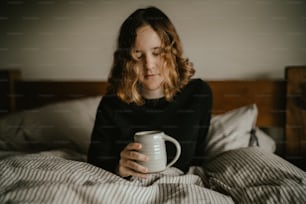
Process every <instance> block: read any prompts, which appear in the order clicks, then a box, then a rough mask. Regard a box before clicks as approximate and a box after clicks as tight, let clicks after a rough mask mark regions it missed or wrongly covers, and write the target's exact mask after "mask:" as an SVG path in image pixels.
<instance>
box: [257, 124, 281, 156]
mask: <svg viewBox="0 0 306 204" xmlns="http://www.w3.org/2000/svg"><path fill="white" fill-rule="evenodd" d="M255 131H256V132H255V135H256V137H257V139H258V146H259V147H260V148H261V149H262V150H264V151H267V152H271V153H273V152H275V150H276V142H275V141H274V140H273V138H272V137H271V136H270V135H268V134H267V133H265V132H264V131H262V130H261V129H260V128H258V127H256V129H255Z"/></svg>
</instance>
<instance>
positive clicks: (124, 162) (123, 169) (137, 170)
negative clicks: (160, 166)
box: [118, 143, 148, 178]
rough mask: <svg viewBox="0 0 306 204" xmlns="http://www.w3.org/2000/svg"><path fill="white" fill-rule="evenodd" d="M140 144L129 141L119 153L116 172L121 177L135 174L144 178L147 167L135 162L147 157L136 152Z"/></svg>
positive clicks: (144, 159)
mask: <svg viewBox="0 0 306 204" xmlns="http://www.w3.org/2000/svg"><path fill="white" fill-rule="evenodd" d="M140 149H141V144H139V143H130V144H128V145H127V146H126V147H125V148H124V149H123V150H122V151H121V153H120V157H121V158H120V161H119V165H118V174H119V175H120V176H122V177H126V176H136V177H140V178H146V177H147V175H146V173H147V172H148V169H147V168H145V167H143V166H142V165H140V164H139V163H137V162H138V161H147V160H148V157H147V156H146V155H144V154H141V153H139V152H138V150H140Z"/></svg>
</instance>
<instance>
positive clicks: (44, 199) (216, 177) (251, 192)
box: [0, 147, 306, 204]
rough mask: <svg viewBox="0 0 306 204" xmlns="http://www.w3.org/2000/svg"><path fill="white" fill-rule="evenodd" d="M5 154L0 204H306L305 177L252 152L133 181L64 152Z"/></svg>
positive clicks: (273, 158)
mask: <svg viewBox="0 0 306 204" xmlns="http://www.w3.org/2000/svg"><path fill="white" fill-rule="evenodd" d="M1 155H2V159H1V161H0V203H56V204H58V203H65V204H68V203H73V204H77V203H86V204H88V203H133V204H134V203H176V204H178V203H220V204H221V203H222V204H223V203H306V194H305V192H306V173H305V172H304V171H302V170H300V169H298V168H297V167H295V166H293V165H291V164H289V163H287V162H286V161H285V160H283V159H281V158H280V157H278V156H276V155H274V154H271V153H266V152H263V151H262V150H259V149H258V148H254V147H252V148H243V149H238V150H231V151H228V152H225V153H223V154H221V155H219V156H218V157H216V158H214V159H213V160H211V161H210V162H208V163H206V164H204V165H203V166H192V167H191V168H190V169H189V171H188V172H187V173H186V174H183V173H182V172H181V171H180V170H179V169H176V168H169V169H167V170H166V171H164V172H161V173H156V174H150V175H149V177H148V178H147V179H138V178H134V177H132V178H131V179H129V180H127V179H123V178H121V177H119V176H117V175H115V174H112V173H110V172H108V171H105V170H103V169H101V168H98V167H95V166H93V165H91V164H88V163H86V162H85V161H82V160H83V157H82V156H80V155H78V154H71V153H69V152H65V151H62V150H56V151H44V152H39V153H31V154H24V153H20V152H19V153H16V154H14V153H12V152H11V153H7V152H6V153H5V152H2V154H1ZM279 176H281V177H279Z"/></svg>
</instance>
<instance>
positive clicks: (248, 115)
mask: <svg viewBox="0 0 306 204" xmlns="http://www.w3.org/2000/svg"><path fill="white" fill-rule="evenodd" d="M257 114H258V110H257V106H256V104H251V105H248V106H243V107H240V108H237V109H234V110H231V111H228V112H225V113H223V114H219V115H214V116H212V119H211V124H210V128H209V131H208V135H207V137H206V147H205V156H206V157H207V158H208V159H209V158H212V157H215V156H216V155H218V154H220V153H222V152H225V151H228V150H232V149H238V148H243V147H248V146H249V143H250V137H251V130H252V129H255V130H256V133H255V134H256V136H257V140H258V144H259V146H260V147H262V148H263V149H265V150H266V151H270V152H274V151H275V146H276V145H275V142H274V140H273V139H272V138H271V137H269V136H268V135H267V134H266V133H264V132H263V131H262V130H260V129H259V128H257V127H256V126H255V125H256V120H257Z"/></svg>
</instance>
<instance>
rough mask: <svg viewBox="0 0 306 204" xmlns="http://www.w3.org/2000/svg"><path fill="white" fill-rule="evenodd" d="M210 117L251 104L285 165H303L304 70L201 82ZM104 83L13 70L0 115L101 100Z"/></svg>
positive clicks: (2, 87) (2, 84)
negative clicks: (275, 138)
mask: <svg viewBox="0 0 306 204" xmlns="http://www.w3.org/2000/svg"><path fill="white" fill-rule="evenodd" d="M206 81H207V82H208V83H209V85H210V86H211V88H212V91H213V95H214V99H213V114H219V113H224V112H225V111H228V110H232V109H234V108H238V107H241V106H244V105H249V104H252V103H256V104H257V107H258V111H259V115H258V121H257V125H258V126H259V127H268V128H269V127H280V128H283V129H284V133H285V138H286V140H285V143H284V146H285V147H284V149H285V152H284V153H282V156H283V157H285V158H286V159H288V160H290V161H292V162H294V163H299V164H302V165H303V163H306V162H305V161H306V159H305V158H306V66H290V67H286V68H285V78H284V79H281V80H269V79H263V80H206ZM106 87H107V83H106V82H105V81H25V80H22V78H21V73H20V71H18V70H2V71H0V114H2V115H4V114H7V113H11V112H14V111H20V110H25V109H31V108H35V107H38V106H42V105H45V104H49V103H53V102H59V101H64V100H71V99H77V98H81V97H90V96H97V95H103V94H105V91H106Z"/></svg>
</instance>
